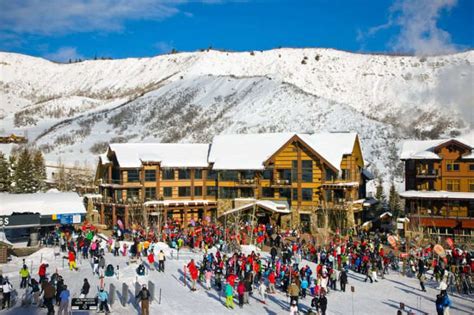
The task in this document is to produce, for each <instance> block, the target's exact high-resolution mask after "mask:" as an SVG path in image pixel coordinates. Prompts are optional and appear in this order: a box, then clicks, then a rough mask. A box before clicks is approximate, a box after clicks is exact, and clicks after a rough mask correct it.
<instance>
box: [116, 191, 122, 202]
mask: <svg viewBox="0 0 474 315" xmlns="http://www.w3.org/2000/svg"><path fill="white" fill-rule="evenodd" d="M115 200H116V201H117V202H123V198H122V190H121V189H117V190H116V191H115Z"/></svg>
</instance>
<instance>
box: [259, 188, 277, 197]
mask: <svg viewBox="0 0 474 315" xmlns="http://www.w3.org/2000/svg"><path fill="white" fill-rule="evenodd" d="M262 197H264V198H273V197H275V190H274V189H273V188H271V187H262Z"/></svg>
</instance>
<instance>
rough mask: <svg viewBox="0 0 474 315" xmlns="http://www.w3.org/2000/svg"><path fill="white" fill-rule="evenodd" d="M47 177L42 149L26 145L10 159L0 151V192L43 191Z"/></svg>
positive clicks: (22, 192) (23, 192)
mask: <svg viewBox="0 0 474 315" xmlns="http://www.w3.org/2000/svg"><path fill="white" fill-rule="evenodd" d="M45 179H46V167H45V163H44V158H43V154H42V153H41V151H39V150H36V149H30V148H28V147H24V148H22V149H21V150H20V151H19V153H18V154H17V155H10V157H9V159H7V158H6V157H5V155H4V154H3V153H1V152H0V192H10V193H18V194H25V193H34V192H37V191H41V190H43V189H44V188H45V183H44V181H45Z"/></svg>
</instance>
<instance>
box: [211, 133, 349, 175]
mask: <svg viewBox="0 0 474 315" xmlns="http://www.w3.org/2000/svg"><path fill="white" fill-rule="evenodd" d="M295 135H296V136H298V137H299V138H300V139H301V140H303V141H304V142H305V143H306V144H307V145H309V146H310V147H311V148H312V149H313V150H314V151H316V152H317V153H318V154H320V155H321V156H322V157H323V158H324V159H325V160H327V161H328V162H329V163H330V164H331V165H332V166H333V167H334V168H336V169H337V170H340V169H341V161H342V158H343V156H344V154H352V150H353V148H354V143H355V139H356V137H357V134H356V133H349V132H339V133H320V134H311V135H310V134H294V133H261V134H228V135H220V136H216V137H214V139H213V141H212V145H211V149H210V153H209V162H210V163H214V165H213V169H216V170H226V169H227V170H262V169H264V162H265V161H267V160H268V159H269V158H270V157H271V156H272V155H273V154H274V153H275V152H276V151H278V149H280V148H281V147H282V146H283V145H284V144H285V143H286V142H287V141H288V140H290V139H291V137H293V136H295Z"/></svg>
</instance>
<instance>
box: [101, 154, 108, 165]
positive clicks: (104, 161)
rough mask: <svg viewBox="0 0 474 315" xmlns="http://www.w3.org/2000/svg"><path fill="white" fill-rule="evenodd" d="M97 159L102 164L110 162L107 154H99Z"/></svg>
mask: <svg viewBox="0 0 474 315" xmlns="http://www.w3.org/2000/svg"><path fill="white" fill-rule="evenodd" d="M99 159H100V161H101V163H102V164H107V163H110V160H109V157H108V156H107V153H104V154H100V155H99Z"/></svg>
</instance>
